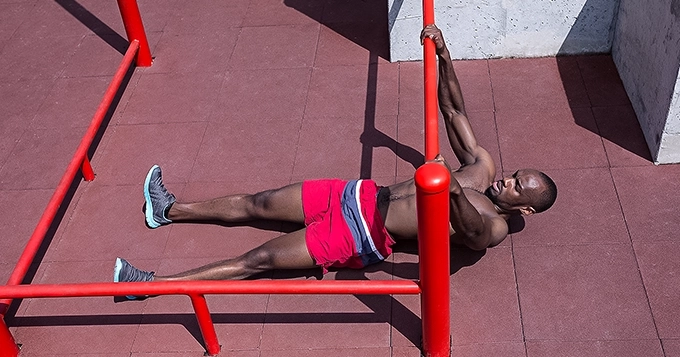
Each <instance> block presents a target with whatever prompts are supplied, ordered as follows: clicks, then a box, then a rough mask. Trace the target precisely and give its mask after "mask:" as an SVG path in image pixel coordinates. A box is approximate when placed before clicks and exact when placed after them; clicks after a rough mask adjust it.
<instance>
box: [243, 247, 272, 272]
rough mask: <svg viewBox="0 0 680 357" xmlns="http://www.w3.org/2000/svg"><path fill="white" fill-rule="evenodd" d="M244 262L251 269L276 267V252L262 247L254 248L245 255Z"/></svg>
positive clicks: (260, 269)
mask: <svg viewBox="0 0 680 357" xmlns="http://www.w3.org/2000/svg"><path fill="white" fill-rule="evenodd" d="M242 264H243V265H244V267H245V268H246V269H250V270H258V271H262V270H269V269H274V268H275V266H274V254H273V253H271V252H269V251H267V250H266V249H262V248H257V249H253V250H251V251H250V252H248V253H246V254H244V255H243V257H242Z"/></svg>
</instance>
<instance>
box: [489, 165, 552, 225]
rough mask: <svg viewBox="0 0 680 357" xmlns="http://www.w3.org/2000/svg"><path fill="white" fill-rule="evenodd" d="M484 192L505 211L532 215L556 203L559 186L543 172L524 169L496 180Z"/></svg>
mask: <svg viewBox="0 0 680 357" xmlns="http://www.w3.org/2000/svg"><path fill="white" fill-rule="evenodd" d="M484 194H485V195H486V197H488V198H489V199H490V200H491V202H493V203H494V204H495V205H496V206H497V207H498V208H500V209H502V210H503V211H505V212H508V213H513V212H520V213H522V214H523V215H530V214H533V213H540V212H543V211H545V210H547V209H548V208H550V207H551V206H552V205H553V203H555V199H556V198H557V186H556V185H555V182H554V181H553V180H552V179H551V178H550V177H549V176H548V175H546V174H544V173H543V172H540V171H538V170H533V169H523V170H518V171H516V172H515V173H514V174H512V176H509V177H504V178H503V179H501V180H498V181H496V182H494V183H493V184H492V185H491V186H489V188H487V189H486V191H485V192H484Z"/></svg>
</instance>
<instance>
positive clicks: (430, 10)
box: [423, 0, 439, 160]
mask: <svg viewBox="0 0 680 357" xmlns="http://www.w3.org/2000/svg"><path fill="white" fill-rule="evenodd" d="M431 24H434V2H433V0H423V27H425V26H427V25H431ZM423 70H424V76H425V85H424V87H425V160H432V159H434V158H435V156H437V154H439V136H438V132H439V130H438V127H437V122H438V120H439V116H438V110H439V108H438V102H437V58H436V47H435V45H434V41H432V40H431V39H429V38H426V39H425V41H424V43H423Z"/></svg>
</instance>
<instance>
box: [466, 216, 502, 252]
mask: <svg viewBox="0 0 680 357" xmlns="http://www.w3.org/2000/svg"><path fill="white" fill-rule="evenodd" d="M482 220H483V222H484V232H483V234H481V235H479V236H477V237H475V238H468V239H466V241H465V245H467V246H468V248H470V249H473V250H484V249H486V248H491V247H494V246H496V245H498V244H499V243H500V242H502V241H503V239H505V237H506V236H507V235H508V226H507V224H506V223H505V220H504V219H503V218H500V217H488V216H484V215H482Z"/></svg>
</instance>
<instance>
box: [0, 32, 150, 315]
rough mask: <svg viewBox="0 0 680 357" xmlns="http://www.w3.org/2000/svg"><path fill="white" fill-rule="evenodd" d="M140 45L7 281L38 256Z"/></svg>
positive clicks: (133, 47)
mask: <svg viewBox="0 0 680 357" xmlns="http://www.w3.org/2000/svg"><path fill="white" fill-rule="evenodd" d="M138 49H139V42H137V41H133V42H132V43H130V47H129V48H128V49H127V52H126V53H125V56H124V57H123V60H122V62H121V64H120V66H119V67H118V70H117V71H116V73H115V74H114V76H113V79H112V80H111V83H110V84H109V87H108V88H107V89H106V93H104V99H102V102H101V103H100V104H99V108H98V109H97V112H96V113H95V114H94V118H92V121H91V122H90V127H89V128H88V129H87V132H86V133H85V135H84V136H83V139H82V140H81V141H80V145H79V146H78V148H77V149H76V152H75V154H74V155H73V158H72V159H71V162H70V163H69V165H68V167H67V168H66V172H65V173H64V175H63V176H62V178H61V180H60V181H59V184H58V185H57V188H56V189H55V190H54V193H53V194H52V197H51V198H50V201H49V202H48V203H47V208H45V211H44V212H43V215H42V216H41V217H40V220H39V221H38V225H37V226H36V227H35V230H34V231H33V234H32V235H31V237H30V238H29V240H28V242H27V243H26V247H24V251H23V252H22V253H21V256H20V257H19V261H18V262H17V264H16V266H15V267H14V270H13V271H12V274H11V275H10V277H9V280H8V281H7V285H18V284H21V281H23V280H24V277H25V276H26V272H28V268H29V267H30V265H31V262H33V258H35V254H36V252H37V251H38V248H40V245H41V244H42V242H43V240H44V239H45V234H46V233H47V230H48V229H49V228H50V225H51V224H52V221H53V220H54V217H55V216H56V215H57V211H58V210H59V206H61V203H62V202H63V201H64V197H66V193H67V192H68V189H69V187H70V186H71V183H72V182H73V179H74V178H75V175H76V172H77V171H78V170H79V169H80V168H81V166H82V164H83V162H84V160H85V159H86V158H87V151H88V150H89V149H90V145H92V141H93V140H94V137H95V135H96V134H97V131H98V130H99V127H100V126H101V123H102V121H103V120H104V116H105V115H106V112H107V111H108V110H109V107H110V106H111V102H113V98H114V96H115V95H116V92H118V89H119V88H120V85H121V83H122V82H123V79H124V78H125V74H126V73H127V71H128V69H129V68H130V65H131V64H132V60H133V59H134V57H135V54H136V53H137V50H138ZM11 303H12V300H7V299H3V300H0V315H3V316H4V315H5V312H6V311H7V308H8V307H9V305H10V304H11Z"/></svg>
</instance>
